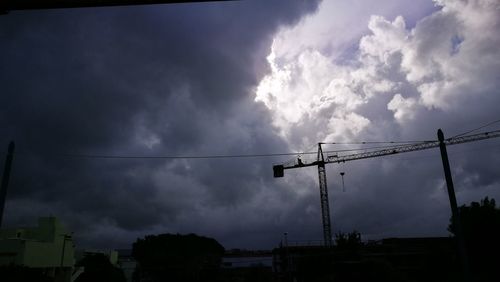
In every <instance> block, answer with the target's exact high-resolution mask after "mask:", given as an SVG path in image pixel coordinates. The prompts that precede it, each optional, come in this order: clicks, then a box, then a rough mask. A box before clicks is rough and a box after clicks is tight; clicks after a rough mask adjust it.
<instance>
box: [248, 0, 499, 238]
mask: <svg viewBox="0 0 500 282" xmlns="http://www.w3.org/2000/svg"><path fill="white" fill-rule="evenodd" d="M326 2H328V3H329V4H328V5H327V4H324V5H322V6H321V7H320V10H319V12H318V13H317V14H316V15H312V16H310V17H307V18H306V19H305V20H303V21H302V22H301V23H299V24H298V25H297V26H295V27H293V28H289V29H284V30H282V31H281V32H280V33H279V34H277V35H276V38H275V40H274V43H273V46H272V49H271V54H270V55H269V57H268V58H267V59H268V62H269V64H270V66H271V72H270V73H269V74H268V75H267V76H265V78H264V79H263V80H262V81H261V83H260V85H259V86H258V88H257V91H256V98H255V100H256V101H258V102H262V103H263V104H265V106H266V107H267V108H268V109H269V111H270V112H271V114H272V116H273V123H274V125H275V126H276V127H277V128H279V130H280V133H281V135H282V136H283V137H285V140H287V142H289V144H290V147H291V148H292V149H306V148H308V147H309V146H310V145H311V144H314V143H315V142H318V141H323V140H324V141H330V142H343V141H359V140H405V139H406V140H415V139H413V138H429V137H430V136H429V135H428V134H429V132H431V133H434V132H435V131H434V129H437V128H438V127H444V128H445V129H446V130H449V129H450V128H452V129H454V130H455V131H459V132H456V133H461V132H463V131H465V130H467V129H468V128H470V127H471V125H472V126H477V125H480V124H484V123H485V122H488V121H491V120H495V119H498V109H497V107H498V105H499V104H500V95H498V89H500V77H499V74H500V49H499V48H498V46H500V32H499V31H500V16H499V15H500V13H499V11H500V2H499V1H496V0H461V1H452V0H450V1H448V0H446V1H445V0H442V1H441V0H440V1H436V4H437V5H439V6H440V9H437V10H433V11H432V12H430V13H428V14H427V15H426V16H424V17H422V18H421V19H419V20H418V21H416V23H415V24H414V25H413V24H411V23H408V22H407V20H406V18H405V17H404V16H397V15H393V16H387V15H382V16H380V15H377V13H376V12H375V13H373V14H364V15H363V16H362V17H357V18H355V19H354V20H352V19H351V20H347V19H345V18H343V17H342V16H340V17H339V18H335V16H334V15H335V12H336V11H335V9H334V5H333V4H331V3H332V2H335V3H338V2H337V1H325V3H326ZM340 2H341V3H343V2H342V1H340ZM414 2H418V1H414ZM377 3H378V1H377ZM382 6H383V4H382ZM353 7H354V8H355V5H354V6H353ZM357 9H359V10H358V11H364V9H363V8H359V7H358V8H357ZM355 11H356V8H355V9H354V12H353V10H351V11H350V12H349V15H351V16H352V15H355V14H356V12H355ZM328 13H331V14H332V17H330V18H329V17H327V16H325V15H327V14H328ZM351 13H352V14H351ZM361 14H362V13H361ZM365 19H366V22H365ZM354 22H357V23H358V24H353V23H354ZM359 23H363V24H364V25H363V27H364V28H361V27H360V24H359ZM351 27H352V34H351V36H349V35H347V33H349V31H350V29H351ZM314 30H319V31H323V32H319V34H321V35H318V34H315V35H310V33H312V34H314V32H312V31H314ZM337 31H338V32H339V33H338V34H337V33H336V32H337ZM340 31H343V32H345V34H344V33H343V32H340ZM353 34H354V35H353ZM337 35H338V36H337ZM353 40H354V42H355V43H353ZM353 46H354V47H353ZM465 123H467V125H464V124H465ZM451 131H452V130H449V131H446V132H450V133H449V134H451ZM460 131H461V132H460ZM434 136H435V135H434ZM419 140H421V139H419ZM469 157H470V156H469ZM471 159H473V158H468V159H467V160H466V159H465V158H464V160H461V161H460V162H457V163H456V164H455V166H456V167H460V166H464V167H465V166H467V165H466V164H467V162H468V161H470V160H471ZM483 159H484V158H483ZM422 163H423V162H418V161H412V162H405V161H404V159H403V160H398V162H394V159H392V161H391V160H385V159H384V160H379V159H377V160H372V161H371V162H369V161H367V162H359V163H356V164H351V163H350V164H349V165H352V166H356V167H357V168H358V170H357V171H356V174H357V175H358V176H359V179H360V180H359V181H360V183H359V184H357V185H358V186H359V187H362V189H361V188H360V191H361V190H362V191H363V192H359V193H357V192H356V191H353V196H350V197H352V200H350V199H348V197H347V196H343V195H339V194H335V195H334V196H333V197H332V198H334V199H339V198H340V197H344V198H343V199H344V200H346V201H349V202H348V203H347V202H341V201H338V202H335V203H334V205H333V207H335V208H334V209H337V210H334V211H333V213H336V217H335V218H336V219H337V221H336V222H339V221H340V222H342V221H343V219H344V217H342V213H346V215H345V220H344V221H343V223H334V225H335V224H338V225H337V226H336V227H335V228H338V226H340V225H342V224H344V228H346V227H345V226H349V225H350V224H354V223H352V222H355V224H357V226H354V227H353V228H366V229H365V231H367V230H369V231H368V232H372V233H373V234H379V236H386V235H384V234H385V233H384V232H387V230H391V232H396V231H394V230H397V232H400V231H401V232H402V233H404V232H407V233H411V232H417V233H418V232H423V233H425V232H427V231H428V232H430V233H432V232H434V231H435V230H438V229H439V228H441V229H439V230H441V231H442V232H446V231H445V229H446V228H445V227H444V226H446V224H447V222H448V218H447V216H448V215H447V214H446V210H445V209H446V205H445V204H446V203H447V202H446V194H445V193H444V192H443V191H444V190H443V189H444V188H443V182H442V175H440V174H439V173H440V172H441V171H440V167H439V166H438V165H439V162H432V163H431V162H426V163H425V165H422ZM365 165H366V166H365ZM430 167H432V168H430ZM374 168H376V169H374ZM478 171H479V169H478ZM485 171H486V172H485ZM381 174H382V175H381ZM358 176H357V177H358ZM379 178H380V179H379ZM457 178H458V179H459V180H458V181H457V183H461V188H459V189H462V190H457V191H459V198H460V199H459V201H461V202H462V203H467V200H465V198H467V199H471V200H472V199H473V200H478V197H484V194H481V196H478V195H479V194H480V192H478V191H488V192H491V191H492V190H491V188H488V187H490V186H488V185H490V184H488V185H486V186H483V187H481V188H478V187H480V185H483V184H478V183H481V182H484V183H489V182H488V181H490V180H489V178H491V176H489V175H488V172H487V170H483V171H480V172H478V173H477V175H474V177H473V178H470V177H469V176H468V175H467V173H464V174H460V175H457ZM361 179H362V180H361ZM368 179H370V181H368ZM381 179H382V180H381ZM467 179H469V180H467ZM471 179H472V180H473V181H472V180H471ZM329 181H330V179H329ZM333 181H335V180H333ZM349 181H352V182H355V181H356V179H352V178H351V180H349ZM495 181H496V180H495ZM473 182H474V183H473ZM497 182H498V181H496V182H495V183H497ZM350 185H356V184H355V183H353V184H350ZM401 187H405V189H401ZM464 187H465V188H467V189H465V188H464ZM484 187H487V188H484ZM366 188H370V189H366ZM471 188H475V189H471ZM480 189H483V190H480ZM461 191H467V192H463V193H462V192H461ZM471 191H474V192H471ZM334 193H335V192H334ZM381 193H382V194H381ZM474 193H478V194H475V196H474V197H475V198H473V197H472V196H471V195H472V194H474ZM495 193H496V194H498V193H497V192H491V193H490V194H489V195H490V196H491V195H495ZM380 195H384V196H382V197H381V196H380ZM387 195H391V196H390V197H389V196H387ZM393 198H401V199H403V198H404V199H406V201H407V203H408V204H411V205H413V206H412V207H407V206H404V207H401V206H397V203H393V202H392V200H391V199H393ZM373 199H376V200H373ZM385 199H387V201H388V202H386V204H385V206H384V208H382V209H381V210H385V208H386V207H388V206H390V205H392V207H393V208H394V209H393V211H394V210H396V209H397V210H398V211H401V210H405V209H406V210H405V211H404V212H399V213H398V214H405V213H406V215H405V216H406V218H404V216H402V217H401V218H396V217H397V216H395V213H393V212H391V213H389V214H386V215H384V214H383V213H381V214H378V215H377V216H374V218H375V219H376V218H378V219H377V220H380V218H382V217H384V216H391V218H392V219H394V220H393V222H394V226H389V227H388V226H383V227H380V228H379V227H378V226H382V225H378V224H375V225H373V226H372V225H370V224H367V225H363V224H366V222H368V221H370V220H367V218H366V216H363V217H361V216H360V218H359V221H358V222H356V220H357V219H356V215H353V214H356V213H357V212H358V211H359V210H364V209H366V206H372V205H376V204H380V202H381V201H385ZM362 201H365V203H364V206H363V207H358V208H356V205H359V204H358V203H359V202H362ZM371 201H377V202H378V203H371ZM410 202H411V203H410ZM422 202H426V203H427V204H426V205H427V208H426V211H425V212H424V213H422V212H421V210H422V206H421V205H422ZM443 203H444V204H443ZM348 205H351V206H348ZM437 213H439V214H441V216H440V218H439V219H436V218H434V219H433V220H435V221H433V220H429V221H428V222H427V221H426V222H425V224H426V225H427V227H422V228H423V229H418V230H416V229H415V228H416V227H415V224H414V223H413V224H408V223H409V222H421V221H422V218H425V217H428V218H431V217H432V216H434V215H435V214H437ZM338 214H341V215H338ZM408 214H409V215H408ZM415 214H419V216H414V215H415ZM370 216H373V215H370ZM422 224H423V223H422ZM425 224H423V225H425ZM419 228H420V227H419ZM425 228H427V231H425ZM402 230H404V231H402ZM422 230H424V231H422ZM433 230H434V231H433ZM430 233H429V234H430ZM380 234H382V235H380ZM413 234H415V233H413ZM419 234H422V233H419ZM429 234H426V235H429ZM441 234H443V233H441Z"/></svg>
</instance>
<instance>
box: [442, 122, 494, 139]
mask: <svg viewBox="0 0 500 282" xmlns="http://www.w3.org/2000/svg"><path fill="white" fill-rule="evenodd" d="M498 122H500V119H498V120H495V121H492V122H489V123H487V124H485V125H481V126H480V127H477V128H474V129H472V130H469V131H466V132H464V133H460V134H458V135H455V136H453V137H451V138H455V137H459V136H462V135H466V134H469V133H472V132H474V131H477V130H479V129H483V128H485V127H488V126H490V125H493V124H495V123H498Z"/></svg>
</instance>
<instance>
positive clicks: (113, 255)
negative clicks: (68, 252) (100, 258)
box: [76, 249, 118, 266]
mask: <svg viewBox="0 0 500 282" xmlns="http://www.w3.org/2000/svg"><path fill="white" fill-rule="evenodd" d="M91 255H104V256H106V257H107V258H108V259H109V262H110V263H111V264H112V265H113V266H118V251H115V250H110V249H87V250H83V251H81V250H80V251H78V250H77V251H76V258H77V261H79V260H81V259H83V258H84V257H86V256H91Z"/></svg>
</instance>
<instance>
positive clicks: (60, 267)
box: [0, 217, 75, 281]
mask: <svg viewBox="0 0 500 282" xmlns="http://www.w3.org/2000/svg"><path fill="white" fill-rule="evenodd" d="M74 250H75V246H74V243H73V238H72V236H71V233H69V232H68V231H67V230H66V229H65V228H64V226H63V225H62V224H61V223H60V222H59V220H57V218H55V217H41V218H39V219H38V226H37V227H29V228H13V229H1V230H0V265H11V264H14V265H21V266H26V267H31V268H39V269H43V271H44V273H46V274H47V275H49V276H51V277H56V276H58V277H61V276H63V277H67V279H61V280H62V281H64V280H67V281H69V279H70V277H71V272H72V270H73V267H74V265H75V254H74ZM58 280H59V279H58Z"/></svg>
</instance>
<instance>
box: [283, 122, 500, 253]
mask: <svg viewBox="0 0 500 282" xmlns="http://www.w3.org/2000/svg"><path fill="white" fill-rule="evenodd" d="M438 132H441V136H442V131H441V130H439V131H438ZM438 135H439V133H438ZM496 137H500V130H497V131H490V132H483V133H478V134H471V135H463V136H457V137H452V138H448V139H443V143H444V144H445V145H456V144H461V143H468V142H474V141H479V140H484V139H490V138H496ZM324 144H326V143H318V152H317V156H316V159H315V160H311V161H307V160H304V159H302V158H300V157H299V158H297V159H295V160H292V161H291V162H287V163H284V164H280V165H275V166H273V172H274V177H283V176H284V170H285V169H294V168H302V167H310V166H317V167H318V177H319V193H320V200H321V217H322V222H323V237H324V244H325V246H327V247H330V246H332V227H331V222H330V207H329V201H328V187H327V184H326V170H325V164H329V163H345V162H348V161H354V160H361V159H368V158H375V157H382V156H387V155H394V154H400V153H408V152H413V151H420V150H427V149H432V148H437V147H439V146H440V141H439V140H437V141H425V142H419V143H412V144H403V145H397V146H394V145H393V146H386V147H384V148H383V149H380V147H378V148H371V149H370V148H368V149H364V152H362V153H355V154H344V155H342V151H332V152H328V151H327V152H326V157H325V154H324V153H323V148H322V147H321V145H324ZM360 150H363V149H360ZM345 152H346V151H344V153H345ZM351 152H352V150H351Z"/></svg>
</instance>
